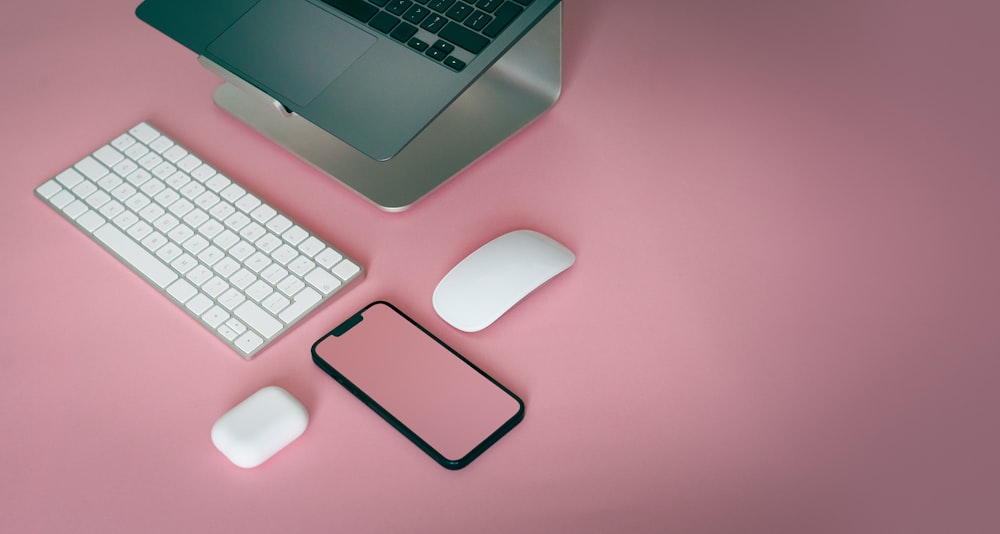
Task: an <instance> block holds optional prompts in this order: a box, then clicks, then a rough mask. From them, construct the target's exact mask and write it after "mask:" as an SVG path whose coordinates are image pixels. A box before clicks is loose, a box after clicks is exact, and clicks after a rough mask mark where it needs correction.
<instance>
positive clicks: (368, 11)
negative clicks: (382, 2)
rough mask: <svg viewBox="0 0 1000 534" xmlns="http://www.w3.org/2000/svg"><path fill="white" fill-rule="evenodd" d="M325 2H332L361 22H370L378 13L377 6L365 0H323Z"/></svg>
mask: <svg viewBox="0 0 1000 534" xmlns="http://www.w3.org/2000/svg"><path fill="white" fill-rule="evenodd" d="M323 2H325V3H327V4H330V5H331V6H333V7H335V8H337V9H339V10H341V11H343V12H344V13H347V14H348V15H350V16H352V17H354V18H356V19H358V20H360V21H361V22H368V21H369V20H371V18H372V17H373V16H375V13H378V8H377V7H375V6H373V5H371V4H369V3H368V2H365V1H364V0H323Z"/></svg>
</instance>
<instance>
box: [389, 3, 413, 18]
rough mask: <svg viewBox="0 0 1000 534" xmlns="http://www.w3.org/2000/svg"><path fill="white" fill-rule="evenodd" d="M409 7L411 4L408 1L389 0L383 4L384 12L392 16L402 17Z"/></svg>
mask: <svg viewBox="0 0 1000 534" xmlns="http://www.w3.org/2000/svg"><path fill="white" fill-rule="evenodd" d="M411 5H413V2H412V1H410V0H389V2H387V3H386V4H385V10H386V11H388V12H389V13H392V14H393V15H400V16H402V15H403V13H405V12H406V10H407V9H409V7H410V6H411Z"/></svg>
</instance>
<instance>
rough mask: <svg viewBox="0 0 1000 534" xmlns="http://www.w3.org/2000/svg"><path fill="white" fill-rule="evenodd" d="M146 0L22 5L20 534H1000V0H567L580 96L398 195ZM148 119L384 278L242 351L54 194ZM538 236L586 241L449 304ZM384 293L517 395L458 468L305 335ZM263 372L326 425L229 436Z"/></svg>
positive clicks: (12, 390) (11, 97)
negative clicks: (248, 91)
mask: <svg viewBox="0 0 1000 534" xmlns="http://www.w3.org/2000/svg"><path fill="white" fill-rule="evenodd" d="M136 3H137V2H136V1H135V0H132V1H127V0H103V1H98V2H74V1H66V0H53V1H49V2H15V3H12V4H11V3H9V4H11V5H8V6H6V8H5V9H4V14H3V16H2V17H0V72H2V78H3V81H2V83H0V109H2V113H0V117H2V119H0V165H2V167H0V168H2V171H0V172H2V180H0V187H2V194H0V217H2V221H3V223H4V224H3V229H2V232H3V237H2V243H3V248H4V253H3V256H4V260H3V271H2V273H3V277H2V279H0V294H2V296H3V310H4V311H3V321H2V323H0V324H2V326H0V339H2V348H0V531H2V532H9V533H35V532H45V533H49V532H101V533H107V532H144V533H146V532H170V533H173V532H213V533H214V532H242V533H251V532H290V533H307V532H324V533H325V532H344V533H364V532H374V533H382V532H407V533H410V532H420V533H423V532H427V533H442V532H448V533H450V532H462V533H466V532H497V533H511V532H532V533H533V532H539V533H548V532H567V533H581V532H685V533H702V532H704V533H716V532H766V533H805V532H808V533H857V532H872V533H887V532H907V533H913V532H921V533H922V532H926V533H940V532H963V533H974V532H975V533H978V532H984V533H985V532H997V531H1000V516H998V515H997V513H996V504H997V502H998V499H1000V455H998V454H997V451H998V450H1000V423H998V418H997V407H998V402H1000V392H998V388H997V379H998V376H1000V360H998V357H1000V304H998V303H1000V276H998V273H1000V179H998V176H1000V158H998V154H1000V151H998V148H1000V143H998V141H1000V134H998V132H1000V122H998V119H1000V106H998V104H997V95H998V94H1000V72H998V61H997V50H1000V38H998V36H1000V34H998V33H997V32H996V28H995V22H996V20H997V16H998V15H1000V12H998V9H997V8H996V6H995V3H990V2H972V1H968V2H958V3H955V2H949V3H945V2H938V3H937V4H939V5H937V6H933V5H928V4H932V3H931V2H902V1H900V2H895V1H890V0H864V1H862V0H857V1H847V2H797V1H766V2H738V1H731V2H660V1H652V0H649V1H639V0H636V1H630V2H600V1H596V0H587V1H585V0H569V1H568V2H567V5H566V8H565V39H566V40H565V81H566V83H565V88H564V92H563V96H562V99H561V100H560V102H559V103H558V104H557V105H556V107H555V108H554V109H553V110H552V111H551V112H550V113H548V114H547V115H546V116H544V117H543V118H541V119H540V120H538V121H537V122H536V123H534V124H533V125H531V126H530V128H529V129H528V130H527V131H525V132H524V133H523V134H521V135H518V136H517V137H516V138H514V139H512V140H511V141H510V142H509V143H507V144H505V145H504V146H502V147H501V148H500V149H498V150H496V151H495V152H494V153H492V154H490V155H489V156H488V157H486V158H485V159H483V160H481V161H480V162H479V163H478V164H477V165H475V166H474V167H473V168H470V169H469V170H468V171H467V172H465V173H464V174H462V175H461V176H460V177H459V178H457V179H456V180H454V181H452V182H450V183H449V184H447V185H446V186H444V187H443V188H442V189H440V190H439V191H437V192H436V193H435V194H433V195H432V196H431V197H429V198H427V199H425V200H424V201H423V202H421V203H419V204H418V205H417V206H416V207H414V208H413V209H412V210H410V211H408V212H406V213H402V214H387V213H383V212H380V211H379V210H377V209H375V208H373V207H372V206H370V205H368V204H367V203H366V202H365V201H363V200H361V199H360V198H358V197H356V196H355V195H354V194H353V193H352V192H350V191H348V190H347V189H345V188H344V187H343V186H341V185H339V184H338V183H335V182H334V181H331V180H329V179H327V178H325V177H323V176H322V175H321V174H319V173H318V172H316V171H314V170H313V169H311V168H310V167H309V166H307V165H306V164H304V163H301V162H300V161H298V160H296V159H295V158H293V157H291V156H289V155H288V154H286V153H285V152H283V151H282V150H281V149H279V148H278V147H276V146H274V145H272V144H270V143H269V142H268V141H266V140H264V139H263V138H261V137H259V136H258V135H257V134H255V133H254V132H252V131H250V130H248V129H247V128H245V127H244V126H242V125H241V124H240V123H238V122H236V121H235V120H234V119H231V118H230V117H229V116H227V115H226V114H225V113H224V112H222V111H220V110H218V109H216V108H215V107H214V105H213V104H212V102H211V100H210V94H211V91H212V90H213V88H214V87H215V86H216V85H217V84H218V83H219V82H218V80H217V79H215V78H214V77H213V76H212V75H210V74H209V73H207V72H206V71H204V70H203V69H202V68H201V67H200V66H199V65H198V64H197V62H196V61H195V58H194V56H193V55H192V54H191V53H189V52H188V51H186V50H185V49H183V48H181V47H180V46H178V45H176V44H175V43H173V42H172V41H170V40H169V39H167V38H165V37H163V36H162V35H160V34H159V33H157V32H155V31H153V30H152V29H150V28H148V27H146V26H145V25H144V24H142V23H140V22H139V21H138V20H136V19H135V18H134V16H133V14H132V11H133V9H134V7H135V4H136ZM140 120H149V121H151V122H152V123H153V124H155V125H157V126H158V127H160V128H161V129H163V130H164V131H166V132H167V133H169V134H171V135H172V136H174V137H175V138H177V139H178V140H179V141H181V142H182V143H184V144H186V145H188V146H190V147H192V148H193V149H194V150H195V151H196V152H199V153H200V154H201V155H202V156H203V157H204V158H205V159H206V160H208V161H210V162H212V163H214V164H215V166H217V167H218V168H220V169H221V170H223V171H224V172H226V173H227V174H229V175H232V176H234V177H237V178H238V179H239V180H240V181H241V182H242V183H243V184H244V185H246V186H247V187H248V188H249V189H250V190H252V191H255V192H256V193H258V194H259V195H260V196H262V197H264V198H266V199H268V200H269V201H270V202H272V203H273V204H274V205H275V206H277V207H279V209H281V210H283V211H286V212H288V213H290V214H291V215H292V216H294V217H296V218H298V219H299V220H300V222H302V223H303V224H304V225H306V226H307V227H309V228H311V229H313V230H314V231H316V232H318V233H319V234H321V235H322V236H323V237H325V238H327V239H329V240H331V241H332V242H334V243H336V244H338V245H339V246H340V247H342V248H343V249H345V250H346V251H347V252H348V253H350V254H352V255H353V256H354V257H356V258H358V259H359V260H361V261H362V262H364V263H365V264H366V265H367V267H368V268H369V275H368V278H367V280H366V281H365V282H364V283H363V284H362V285H360V286H358V287H357V288H355V289H354V290H353V291H351V292H350V293H348V294H347V295H344V296H343V297H342V298H341V299H340V300H338V301H335V302H333V303H331V304H329V305H327V306H325V307H323V308H321V309H320V310H318V311H317V312H316V313H315V314H313V315H312V316H310V317H309V318H308V319H307V320H306V321H305V322H304V323H302V324H301V325H299V326H298V327H297V328H295V329H294V330H293V331H292V332H291V333H290V334H289V335H287V336H286V337H284V338H282V339H281V340H280V341H279V342H278V343H277V344H276V345H274V346H273V347H271V348H270V349H268V350H267V351H266V352H264V353H262V354H261V355H260V356H259V357H258V358H257V359H256V360H254V361H252V362H249V363H248V362H244V361H243V360H242V359H240V358H238V357H237V356H236V355H235V354H234V353H233V352H232V351H231V350H229V349H228V348H226V347H224V346H223V345H222V344H221V343H219V342H218V341H216V340H215V339H214V338H213V337H211V336H210V335H209V334H208V333H206V332H205V331H203V330H202V328H201V327H200V326H199V325H197V324H196V323H195V322H194V321H192V320H191V319H190V318H188V317H187V316H185V315H184V314H183V313H181V312H180V311H178V310H177V309H175V308H174V306H173V304H171V303H170V302H168V301H167V300H165V299H163V298H161V297H160V296H159V295H158V294H157V293H156V292H155V291H154V290H152V289H151V288H150V287H148V286H147V285H146V283H145V282H143V281H142V280H140V279H139V278H138V277H136V276H134V275H133V274H131V273H130V272H129V271H128V270H126V269H125V268H124V267H122V266H121V265H120V264H118V263H117V261H116V260H114V259H113V258H112V257H111V256H110V255H109V254H107V253H106V252H104V251H103V250H101V249H100V248H99V247H97V246H96V245H95V244H93V243H91V242H90V241H88V240H87V239H85V238H84V237H82V236H81V235H80V234H79V232H78V231H77V230H76V229H74V228H73V227H71V226H70V225H69V224H68V223H67V222H65V221H64V220H63V219H62V218H61V217H59V216H58V215H56V214H55V213H54V212H52V211H51V210H50V209H49V208H48V207H47V206H45V205H44V204H43V203H42V202H40V201H39V200H37V199H36V198H35V197H34V196H33V194H32V190H33V189H34V188H35V187H36V186H37V185H38V184H40V183H42V182H43V181H45V180H46V179H48V178H49V177H50V176H52V175H53V174H55V173H56V172H58V171H60V170H61V169H63V168H65V167H66V166H68V165H69V164H71V163H73V162H74V161H76V160H77V159H78V158H79V157H81V156H82V155H84V154H85V153H87V152H89V151H90V150H93V149H94V148H96V147H97V146H98V145H100V144H101V143H103V142H105V141H106V140H108V139H110V138H112V137H113V136H114V135H116V134H117V133H119V132H120V131H122V130H124V129H126V128H128V127H129V126H131V125H132V124H134V123H136V122H138V121H140ZM519 227H527V228H533V229H538V230H541V231H543V232H545V233H548V234H550V235H552V236H554V237H556V238H557V239H559V240H561V241H563V242H564V243H565V244H567V245H568V246H569V247H570V248H571V249H573V250H574V251H575V252H576V253H577V255H578V260H577V264H576V265H575V266H574V267H573V268H571V269H570V270H569V271H567V272H566V273H565V274H563V275H561V276H560V277H559V278H557V279H556V280H554V281H553V282H552V283H551V284H549V285H547V286H545V287H544V288H542V289H541V290H540V291H539V292H538V293H536V294H534V295H532V296H531V297H529V299H527V300H525V301H524V302H523V303H521V305H520V306H518V307H517V308H515V309H514V310H513V311H512V312H511V313H509V314H508V315H506V316H505V317H503V318H502V319H501V320H500V321H499V322H497V323H496V324H495V325H493V326H491V327H490V328H488V329H487V330H485V331H483V332H480V333H476V334H465V333H462V332H459V331H457V330H454V329H452V328H450V327H449V326H448V325H446V324H445V323H443V322H442V321H441V320H440V319H439V318H437V316H436V315H435V314H434V312H433V310H432V308H431V304H430V296H431V291H432V290H433V288H434V286H435V284H436V283H437V281H438V280H439V279H440V278H441V277H442V276H443V275H444V274H445V272H446V271H447V270H448V269H449V268H450V267H451V266H452V265H453V264H454V263H456V262H457V261H458V260H459V259H460V258H462V257H463V256H464V255H465V254H467V253H468V252H470V251H471V250H473V249H474V248H475V247H477V246H478V245H480V244H481V243H483V242H485V241H486V240H488V239H489V238H491V237H494V236H496V235H498V234H500V233H503V232H505V231H507V230H511V229H514V228H519ZM381 298H385V299H388V300H390V301H392V302H394V303H395V304H396V305H398V306H399V307H401V308H402V309H404V310H406V311H407V312H408V313H409V314H410V315H412V316H413V317H414V318H416V319H417V320H419V321H421V322H422V323H424V324H425V325H426V326H427V327H428V328H429V329H430V330H432V331H433V332H435V333H437V334H438V335H439V336H441V337H442V338H444V339H445V340H446V341H447V342H449V343H451V344H452V345H453V346H454V347H455V348H456V349H458V350H459V351H461V352H463V353H465V354H467V355H468V356H469V357H470V358H471V359H472V360H474V361H475V362H476V363H477V364H479V365H480V366H481V367H483V368H484V369H485V370H487V371H488V372H490V373H491V374H493V375H494V376H496V377H497V378H498V379H499V380H500V381H502V382H504V383H505V384H507V385H509V386H510V388H511V389H513V390H514V391H516V392H517V393H518V394H520V395H521V396H522V397H523V398H524V399H525V402H526V404H527V413H526V417H525V420H524V422H523V423H522V424H521V425H520V426H518V427H517V428H516V429H515V430H514V431H513V432H512V433H511V434H509V435H508V436H507V437H505V438H503V439H502V440H501V441H500V442H499V443H498V444H497V445H496V446H495V447H494V448H492V449H490V450H489V451H487V452H486V454H484V455H483V456H482V457H480V458H479V459H478V460H476V461H475V462H473V463H472V464H471V465H470V466H469V467H468V468H466V469H464V470H462V471H458V472H449V471H446V470H445V469H443V468H441V467H439V466H438V465H436V464H435V463H434V462H432V461H431V460H430V459H429V458H427V457H426V456H424V455H423V453H421V452H420V451H419V450H418V449H417V448H416V447H414V446H412V445H411V444H410V443H409V442H407V441H406V440H405V439H404V438H402V437H401V436H400V435H399V434H398V433H397V432H396V431H395V430H393V429H392V428H390V427H389V426H388V425H386V424H385V423H384V422H382V421H381V420H380V419H378V418H377V417H376V416H375V415H374V414H373V413H372V412H370V411H369V410H368V409H367V408H365V407H364V406H362V405H361V403H359V402H358V401H356V400H355V399H354V398H353V397H351V396H350V395H349V394H348V393H347V392H346V391H344V390H343V389H342V388H340V387H339V386H338V385H336V384H335V383H334V382H333V381H332V380H331V379H330V378H328V377H327V376H326V375H324V374H323V373H322V372H321V371H319V370H318V369H316V368H314V366H313V364H312V363H311V361H310V359H309V352H308V351H309V346H310V344H311V343H312V341H314V340H315V339H317V338H318V337H319V336H320V335H321V334H323V333H324V332H326V331H327V330H328V329H330V328H331V327H332V326H333V325H336V324H337V323H338V322H339V321H341V320H342V319H344V318H345V317H347V316H348V315H349V314H350V313H351V312H353V311H355V310H356V309H358V308H360V307H361V306H362V305H364V304H367V303H368V302H370V301H372V300H376V299H381ZM269 384H277V385H280V386H282V387H284V388H286V389H288V390H289V391H291V392H292V393H293V394H295V395H296V396H297V397H299V398H300V399H301V400H302V401H303V403H304V404H305V405H306V407H307V408H308V409H309V411H310V414H311V416H312V420H311V424H310V426H309V428H308V430H307V431H306V433H305V434H304V435H303V436H302V437H301V438H300V439H299V440H298V441H296V442H295V443H293V444H292V445H291V446H290V447H289V448H288V449H286V450H284V451H282V452H281V453H279V454H278V455H277V456H275V457H274V458H272V459H271V460H270V461H269V462H268V463H266V464H264V465H263V466H261V467H260V468H257V469H254V470H241V469H239V468H236V467H234V466H233V465H231V464H229V463H228V462H227V461H226V460H225V459H224V458H223V457H222V456H221V455H220V454H219V453H218V452H217V451H216V450H215V449H214V448H213V447H212V444H211V442H210V440H209V429H210V428H211V425H212V423H213V421H214V420H215V419H216V418H217V417H218V416H219V415H220V414H221V413H223V412H224V411H225V410H227V409H228V408H230V407H231V406H232V405H233V404H235V403H236V402H237V401H239V400H241V399H242V398H244V397H245V396H246V395H248V394H250V393H251V392H253V391H255V390H257V389H258V388H260V387H262V386H265V385H269Z"/></svg>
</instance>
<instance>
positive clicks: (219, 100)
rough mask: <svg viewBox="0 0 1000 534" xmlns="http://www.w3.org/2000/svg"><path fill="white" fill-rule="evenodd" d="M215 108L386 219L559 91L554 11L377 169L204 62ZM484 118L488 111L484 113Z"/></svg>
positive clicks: (558, 26)
mask: <svg viewBox="0 0 1000 534" xmlns="http://www.w3.org/2000/svg"><path fill="white" fill-rule="evenodd" d="M199 61H200V62H201V63H202V65H203V66H204V67H205V68H207V69H208V70H210V71H212V72H213V73H215V74H216V75H218V76H220V77H221V78H223V79H224V80H225V81H226V82H227V83H224V84H222V85H221V86H220V87H219V88H218V89H217V90H216V91H215V103H216V104H217V105H218V106H219V107H221V108H223V109H224V110H226V111H228V112H229V113H230V114H232V115H233V116H235V117H236V118H237V119H239V120H241V121H243V122H244V123H246V124H247V125H248V126H250V127H251V128H254V129H255V130H257V131H258V132H260V133H261V134H263V135H264V136H266V137H267V138H269V139H271V140H272V141H274V142H275V143H277V144H278V145H281V146H282V147H284V148H285V149H287V150H289V151H290V152H292V153H294V154H296V155H298V156H299V157H300V158H302V159H303V160H305V161H307V162H308V163H310V164H312V165H313V166H314V167H316V168H317V169H319V170H321V171H323V172H325V173H326V174H328V175H329V176H330V177H332V178H334V179H335V180H337V181H339V182H341V183H343V184H344V185H346V186H348V187H349V188H351V189H353V190H354V191H355V192H357V193H359V194H360V195H361V196H363V197H365V198H367V199H368V200H370V201H371V202H372V203H374V204H375V205H376V206H378V207H380V208H382V209H383V210H386V211H402V210H405V209H407V208H408V207H410V206H411V205H412V204H413V203H415V202H416V201H417V200H419V199H421V198H423V197H424V196H426V195H427V194H428V193H430V192H431V191H432V190H434V189H435V188H437V187H438V186H440V185H441V184H442V183H444V182H446V181H447V180H448V179H450V178H451V177H452V176H454V175H456V174H458V173H459V172H461V171H462V170H463V169H465V168H466V167H467V166H469V165H470V164H472V163H473V162H475V161H476V160H477V159H479V158H480V157H481V156H483V155H485V154H486V153H488V152H489V151H490V150H492V149H493V148H495V147H496V146H498V145H499V144H501V143H503V141H505V140H506V139H507V138H509V137H510V136H512V135H514V134H515V133H517V132H518V131H519V130H520V129H521V128H523V127H524V126H526V125H528V124H529V123H530V122H531V121H533V120H534V119H536V118H537V117H538V116H540V115H541V114H542V113H544V112H545V111H546V110H548V109H549V108H550V107H552V105H553V104H555V102H556V100H557V99H558V98H559V94H560V92H561V90H562V4H561V3H560V4H558V5H556V6H555V7H554V8H552V10H551V11H550V12H549V13H548V14H547V15H546V16H545V17H544V18H542V20H540V21H539V22H538V23H537V24H536V25H535V26H534V27H533V28H532V29H531V30H530V31H529V32H528V33H527V34H525V35H524V36H523V37H522V38H521V39H520V40H519V41H518V42H517V43H516V44H515V45H514V46H513V47H511V48H510V49H509V50H508V51H507V52H506V53H505V54H504V55H503V57H501V58H500V60H499V61H497V62H496V63H495V64H494V65H493V66H492V67H490V69H489V70H487V71H486V72H484V73H483V75H482V76H480V78H479V79H478V80H477V81H476V82H475V83H473V84H472V85H471V86H470V87H469V88H468V89H466V90H465V92H463V93H462V94H461V95H460V96H459V97H458V98H457V99H456V100H455V101H454V102H453V103H452V104H451V105H450V106H448V107H447V108H445V110H444V111H443V112H441V114H440V115H439V116H438V117H437V118H436V119H434V121H432V122H431V123H430V124H429V125H428V126H427V128H425V129H424V130H423V131H422V132H421V133H420V134H419V135H417V137H416V138H414V139H413V141H412V142H410V144H409V145H407V146H406V147H405V148H403V150H402V151H401V152H400V153H399V154H398V155H396V156H395V157H393V158H391V159H389V160H386V161H376V160H373V159H371V158H369V157H368V156H366V155H364V154H362V153H361V152H359V151H357V150H355V149H354V148H353V147H351V146H350V145H348V144H346V143H344V142H343V141H341V140H340V139H338V138H336V137H334V136H332V135H330V134H329V133H327V132H326V131H324V130H322V129H321V128H319V127H318V126H316V125H315V124H313V123H311V122H309V121H307V120H306V119H304V118H302V117H301V116H299V115H297V114H295V113H288V112H287V111H286V110H285V109H284V108H283V107H282V106H281V104H280V103H278V102H276V101H274V99H272V98H271V97H269V96H268V95H267V94H265V93H263V92H261V91H260V90H258V89H256V88H255V87H253V86H252V85H250V84H248V83H247V82H246V81H244V80H242V79H240V77H239V76H238V75H236V74H234V73H232V72H229V71H227V70H226V69H225V68H223V67H221V66H220V65H218V64H216V63H214V62H213V61H211V60H210V59H209V58H206V57H204V56H202V57H200V58H199ZM484 110H488V111H484Z"/></svg>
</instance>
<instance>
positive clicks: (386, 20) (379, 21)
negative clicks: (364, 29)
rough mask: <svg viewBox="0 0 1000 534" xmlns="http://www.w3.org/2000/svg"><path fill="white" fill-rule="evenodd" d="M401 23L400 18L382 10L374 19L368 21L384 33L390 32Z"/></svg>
mask: <svg viewBox="0 0 1000 534" xmlns="http://www.w3.org/2000/svg"><path fill="white" fill-rule="evenodd" d="M397 24H399V19H398V18H396V17H394V16H392V15H390V14H388V13H386V12H385V11H380V12H379V13H377V14H376V15H375V16H374V17H372V20H371V21H369V22H368V25H369V26H371V27H372V28H375V29H376V30H378V31H380V32H382V33H389V32H391V31H392V29H393V28H395V27H396V25H397Z"/></svg>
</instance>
